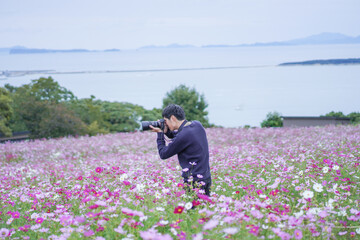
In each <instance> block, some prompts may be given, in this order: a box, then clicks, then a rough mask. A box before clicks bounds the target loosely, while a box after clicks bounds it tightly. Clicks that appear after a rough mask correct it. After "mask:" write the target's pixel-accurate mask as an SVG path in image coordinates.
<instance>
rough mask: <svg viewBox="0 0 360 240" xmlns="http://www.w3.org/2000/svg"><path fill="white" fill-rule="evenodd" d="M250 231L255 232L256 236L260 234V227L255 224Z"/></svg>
mask: <svg viewBox="0 0 360 240" xmlns="http://www.w3.org/2000/svg"><path fill="white" fill-rule="evenodd" d="M249 233H251V234H253V235H254V236H257V235H258V234H259V227H258V226H253V227H252V228H251V229H250V231H249Z"/></svg>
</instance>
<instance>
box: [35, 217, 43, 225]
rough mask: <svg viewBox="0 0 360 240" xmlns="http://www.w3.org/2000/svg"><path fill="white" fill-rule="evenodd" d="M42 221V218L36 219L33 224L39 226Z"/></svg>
mask: <svg viewBox="0 0 360 240" xmlns="http://www.w3.org/2000/svg"><path fill="white" fill-rule="evenodd" d="M43 221H44V219H43V218H37V219H36V221H35V222H36V223H38V224H41V223H42V222H43Z"/></svg>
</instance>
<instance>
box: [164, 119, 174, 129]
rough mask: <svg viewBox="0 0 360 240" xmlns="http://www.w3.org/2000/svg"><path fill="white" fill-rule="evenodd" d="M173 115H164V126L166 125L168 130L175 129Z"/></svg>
mask: <svg viewBox="0 0 360 240" xmlns="http://www.w3.org/2000/svg"><path fill="white" fill-rule="evenodd" d="M172 118H173V116H171V117H170V118H166V117H164V120H165V124H166V126H168V128H169V129H170V131H174V130H175V127H176V125H175V121H173V119H172Z"/></svg>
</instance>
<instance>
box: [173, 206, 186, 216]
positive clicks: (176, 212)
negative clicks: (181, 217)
mask: <svg viewBox="0 0 360 240" xmlns="http://www.w3.org/2000/svg"><path fill="white" fill-rule="evenodd" d="M183 211H184V207H183V206H177V207H176V208H175V209H174V213H175V214H181V213H182V212H183Z"/></svg>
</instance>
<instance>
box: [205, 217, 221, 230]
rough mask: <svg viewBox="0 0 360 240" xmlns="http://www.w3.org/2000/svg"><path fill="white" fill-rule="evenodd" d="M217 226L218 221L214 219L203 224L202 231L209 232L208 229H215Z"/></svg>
mask: <svg viewBox="0 0 360 240" xmlns="http://www.w3.org/2000/svg"><path fill="white" fill-rule="evenodd" d="M218 224H219V221H218V220H216V219H211V220H210V221H208V222H207V223H205V225H204V227H203V229H204V230H209V229H213V228H214V227H216V226H217V225H218Z"/></svg>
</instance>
